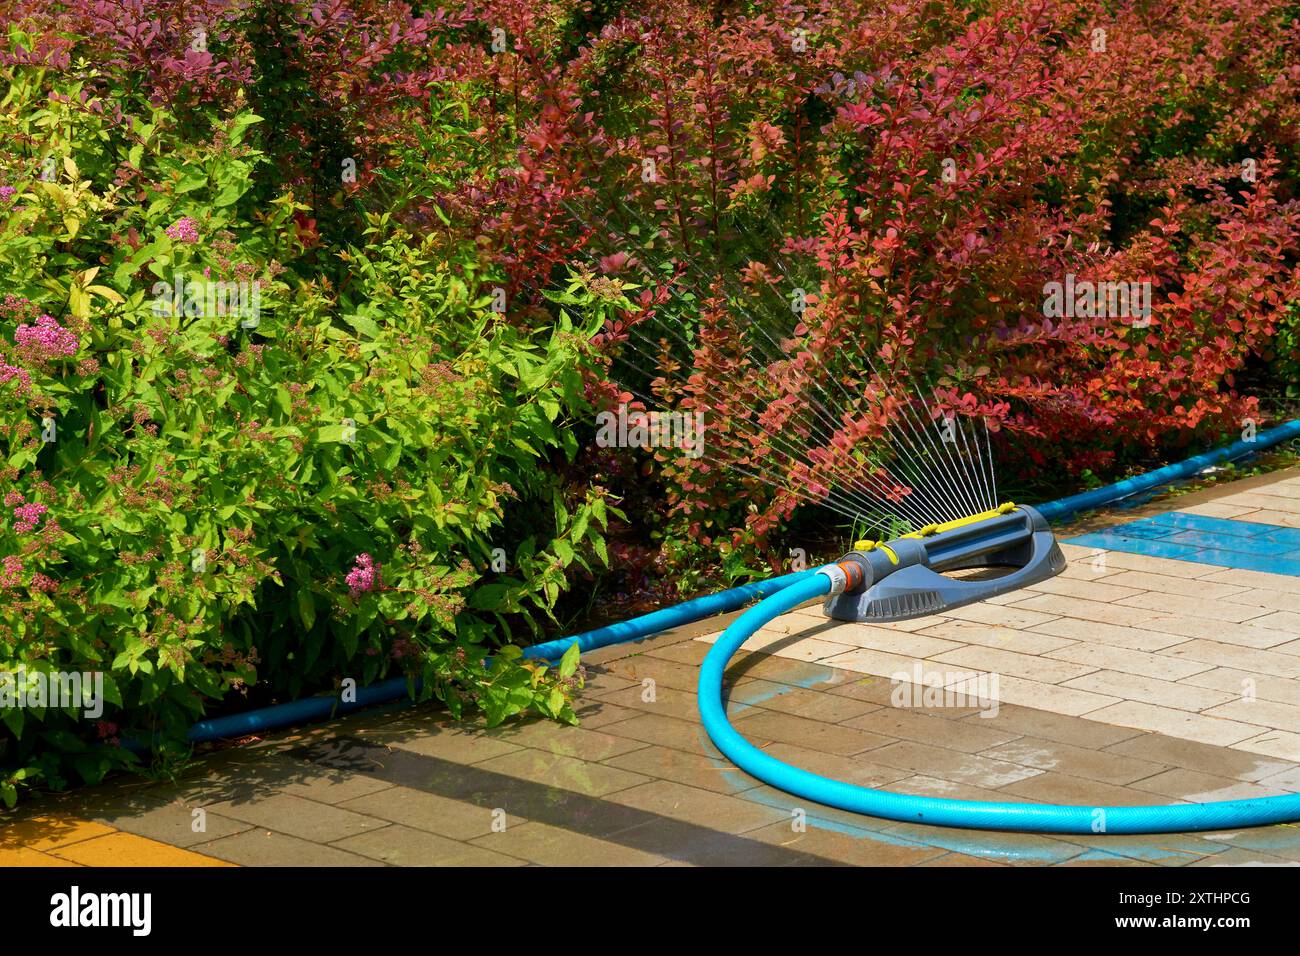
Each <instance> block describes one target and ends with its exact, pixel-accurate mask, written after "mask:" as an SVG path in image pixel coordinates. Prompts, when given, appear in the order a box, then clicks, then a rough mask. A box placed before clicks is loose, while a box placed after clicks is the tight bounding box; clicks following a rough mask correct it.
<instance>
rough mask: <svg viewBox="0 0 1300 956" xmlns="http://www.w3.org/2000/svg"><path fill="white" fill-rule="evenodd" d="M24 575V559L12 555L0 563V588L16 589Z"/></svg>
mask: <svg viewBox="0 0 1300 956" xmlns="http://www.w3.org/2000/svg"><path fill="white" fill-rule="evenodd" d="M22 573H23V559H22V558H20V557H18V555H16V554H11V555H9V556H8V557H7V558H5V559H4V561H3V562H0V588H16V587H18V581H19V579H20V577H21V576H22Z"/></svg>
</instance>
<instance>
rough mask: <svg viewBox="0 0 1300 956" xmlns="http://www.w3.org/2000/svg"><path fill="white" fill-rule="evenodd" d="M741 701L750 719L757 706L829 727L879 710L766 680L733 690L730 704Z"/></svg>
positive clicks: (852, 701)
mask: <svg viewBox="0 0 1300 956" xmlns="http://www.w3.org/2000/svg"><path fill="white" fill-rule="evenodd" d="M741 701H743V702H744V704H747V705H749V708H750V709H749V711H748V713H747V715H748V716H754V714H753V713H752V708H754V707H758V708H762V709H763V710H775V711H778V712H780V713H783V714H793V715H796V716H799V717H806V718H807V719H809V720H819V721H824V722H825V723H828V724H836V723H841V722H843V721H846V720H850V719H852V718H854V717H861V716H862V715H863V714H867V713H870V712H871V711H873V710H879V709H880V705H879V704H872V703H866V702H864V701H861V700H856V699H854V698H852V697H846V696H844V695H841V694H830V693H825V692H823V691H817V690H807V689H805V688H802V687H791V686H790V685H789V684H777V683H774V682H772V681H765V680H752V681H746V682H745V683H744V684H742V685H741V686H739V687H737V688H735V689H734V690H732V692H731V694H730V695H729V697H728V703H729V704H730V705H732V706H735V705H736V704H737V703H738V702H741ZM691 703H692V706H694V707H695V709H696V713H695V715H693V716H696V717H698V714H699V704H698V702H697V701H696V700H692V701H691ZM730 710H731V708H730V707H729V708H728V714H729V716H731V719H732V720H735V719H736V715H732V714H731V713H730Z"/></svg>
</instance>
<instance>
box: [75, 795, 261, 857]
mask: <svg viewBox="0 0 1300 956" xmlns="http://www.w3.org/2000/svg"><path fill="white" fill-rule="evenodd" d="M200 809H202V810H203V814H202V816H201V817H196V816H195V815H194V814H195V811H196V810H200ZM97 819H98V820H99V821H100V822H102V823H105V824H107V825H109V826H112V827H114V828H116V829H118V830H122V831H125V832H127V833H134V834H136V835H137V836H142V837H148V838H149V839H151V840H158V841H161V842H162V843H168V844H170V845H172V846H178V847H191V846H195V845H197V844H199V843H206V842H208V841H210V840H215V839H218V838H220V837H224V836H230V835H231V834H234V833H240V832H242V831H244V830H247V829H248V828H249V827H251V826H252V824H251V823H247V822H245V821H242V820H235V819H233V818H231V817H226V816H223V815H221V814H219V813H209V812H208V811H207V810H206V809H204V808H201V807H194V806H187V805H186V804H183V803H162V804H155V805H152V806H147V807H146V806H142V805H140V804H136V805H134V806H131V807H129V808H112V809H108V810H107V811H106V812H102V813H101V814H100V815H98V816H97ZM195 826H202V827H203V829H202V830H199V831H196V830H195V829H194V827H195Z"/></svg>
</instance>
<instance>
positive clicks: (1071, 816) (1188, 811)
mask: <svg viewBox="0 0 1300 956" xmlns="http://www.w3.org/2000/svg"><path fill="white" fill-rule="evenodd" d="M830 587H831V577H830V576H829V575H827V574H823V573H821V570H820V569H819V571H818V573H817V574H815V575H814V576H813V577H811V578H806V579H804V580H802V581H799V582H797V583H796V584H793V585H791V586H790V587H788V588H785V589H784V590H782V591H780V592H779V593H777V594H774V595H773V596H771V597H769V598H765V599H764V600H763V601H762V602H760V603H759V604H757V605H756V606H754V607H752V608H750V609H749V610H748V611H746V612H745V613H744V614H742V615H741V616H740V617H738V618H736V620H735V621H733V622H732V623H731V626H730V627H728V628H727V629H726V630H725V631H723V633H722V637H721V638H719V639H718V641H717V642H716V643H715V644H714V645H713V647H712V648H711V649H710V650H709V653H708V654H707V655H706V656H705V658H704V663H703V664H702V665H701V666H700V681H699V700H698V702H699V707H700V718H701V720H702V721H703V723H704V729H705V731H706V732H707V733H708V735H709V738H710V739H711V740H712V741H713V743H714V745H715V746H716V747H717V748H718V749H719V750H720V751H722V753H723V754H724V755H725V756H726V757H727V758H728V759H729V760H730V761H731V762H732V763H734V764H735V765H736V766H737V767H739V768H740V769H741V770H744V771H745V772H746V773H748V774H749V775H750V776H752V777H755V778H757V779H759V780H761V781H763V782H764V783H767V784H770V785H772V786H773V787H776V788H777V789H779V790H784V791H786V792H787V793H793V794H795V795H796V796H799V797H804V798H806V799H808V800H812V801H815V802H817V803H820V804H824V805H826V806H829V807H836V808H838V809H840V810H849V811H851V812H853V813H864V814H867V815H869V816H873V817H883V818H885V819H887V820H903V821H907V822H911V823H927V824H930V825H933V826H945V827H964V828H967V829H977V830H1020V831H1027V832H1032V833H1097V834H1103V833H1115V834H1122V833H1186V832H1192V831H1196V830H1219V829H1227V828H1236V827H1253V826H1261V825H1264V824H1268V823H1291V822H1295V821H1300V793H1296V794H1287V795H1285V796H1280V797H1260V798H1257V799H1253V800H1222V801H1218V802H1215V803H1179V804H1169V805H1165V806H1139V807H1107V806H1065V805H1058V804H1045V803H998V802H994V801H983V800H950V799H947V798H944V797H920V796H913V795H911V794H905V793H891V792H890V791H888V790H876V789H873V788H871V787H861V786H858V785H856V784H851V783H845V782H844V781H842V780H834V779H832V778H830V777H823V776H821V775H819V774H815V773H812V772H810V771H808V770H804V769H802V768H800V767H795V766H793V765H791V764H788V763H785V762H784V761H781V760H778V759H777V758H776V757H773V756H772V755H771V754H768V753H765V752H764V751H762V750H759V749H758V748H757V747H755V746H754V745H753V744H751V743H750V742H749V741H748V740H746V739H745V738H744V737H742V736H741V735H740V734H739V733H738V732H737V731H736V729H735V728H734V727H732V726H731V723H730V721H728V720H727V714H726V710H725V707H724V703H723V700H724V699H723V696H722V676H723V673H724V672H725V671H726V669H727V664H728V662H729V661H730V660H731V658H732V656H733V655H734V654H735V653H736V651H737V650H739V649H740V646H741V645H742V644H744V643H745V641H746V640H748V639H749V638H750V637H752V636H753V634H754V633H755V632H756V631H757V630H758V629H759V628H761V627H763V626H764V625H766V624H769V623H771V622H772V621H773V620H775V619H776V618H777V617H779V616H781V615H782V614H785V613H786V612H787V611H791V610H793V609H794V608H796V607H798V606H799V605H800V604H803V603H804V602H805V601H811V600H814V599H816V598H820V597H824V596H825V595H827V594H829V593H830Z"/></svg>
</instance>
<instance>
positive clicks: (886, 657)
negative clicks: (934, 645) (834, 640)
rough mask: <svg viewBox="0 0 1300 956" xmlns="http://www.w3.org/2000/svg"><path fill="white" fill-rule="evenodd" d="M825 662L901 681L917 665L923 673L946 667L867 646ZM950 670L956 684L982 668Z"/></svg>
mask: <svg viewBox="0 0 1300 956" xmlns="http://www.w3.org/2000/svg"><path fill="white" fill-rule="evenodd" d="M822 663H824V664H827V665H829V666H831V667H836V668H839V669H841V670H846V671H855V672H857V673H861V674H874V675H876V676H877V677H886V678H889V679H891V680H895V679H896V680H899V681H910V680H911V678H912V675H913V674H915V673H916V671H917V668H920V670H921V672H922V673H929V672H932V671H934V672H941V671H943V670H944V668H943V667H940V666H936V665H935V664H933V663H930V662H927V661H923V660H921V659H920V658H918V657H905V656H903V655H902V654H891V653H889V652H888V651H877V650H872V649H871V648H866V647H856V648H854V649H853V650H850V651H846V652H845V653H843V654H836V655H835V656H834V657H828V658H827V659H826V660H824V661H823V662H822ZM947 670H950V671H952V672H953V674H952V677H951V678H950V679H949V680H947V683H955V682H957V681H960V680H964V679H966V678H967V677H969V676H971V675H973V674H978V673H980V671H979V669H978V668H974V667H968V668H960V667H950V668H947Z"/></svg>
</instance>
